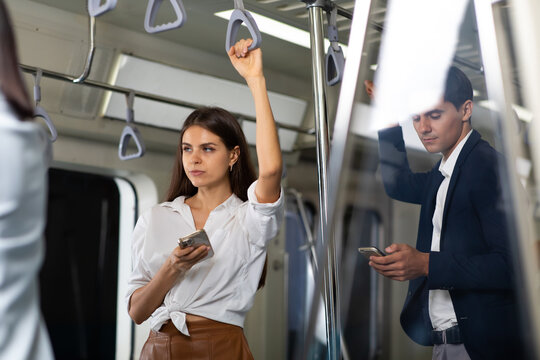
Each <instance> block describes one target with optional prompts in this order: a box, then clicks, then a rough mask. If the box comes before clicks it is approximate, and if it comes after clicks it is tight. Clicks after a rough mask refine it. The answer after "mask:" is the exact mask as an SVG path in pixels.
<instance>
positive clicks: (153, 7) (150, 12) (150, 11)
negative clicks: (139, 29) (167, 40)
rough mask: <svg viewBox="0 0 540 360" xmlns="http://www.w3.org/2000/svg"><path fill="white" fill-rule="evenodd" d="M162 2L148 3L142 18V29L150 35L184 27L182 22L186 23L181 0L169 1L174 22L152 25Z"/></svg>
mask: <svg viewBox="0 0 540 360" xmlns="http://www.w3.org/2000/svg"><path fill="white" fill-rule="evenodd" d="M162 2H163V0H149V1H148V7H147V8H146V15H145V17H144V29H145V30H146V32H148V33H150V34H155V33H159V32H162V31H167V30H172V29H176V28H179V27H181V26H182V25H184V22H185V21H186V10H185V9H184V5H183V4H182V0H169V2H170V3H171V5H172V7H173V9H174V12H175V15H176V20H175V21H173V22H170V23H166V24H161V25H154V23H155V21H156V16H157V13H158V10H159V7H160V6H161V3H162Z"/></svg>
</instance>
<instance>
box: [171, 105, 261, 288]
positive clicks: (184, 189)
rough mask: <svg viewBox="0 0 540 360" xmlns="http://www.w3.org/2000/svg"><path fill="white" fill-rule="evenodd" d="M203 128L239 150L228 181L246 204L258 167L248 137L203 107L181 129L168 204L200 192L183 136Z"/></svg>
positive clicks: (226, 117)
mask: <svg viewBox="0 0 540 360" xmlns="http://www.w3.org/2000/svg"><path fill="white" fill-rule="evenodd" d="M194 125H197V126H200V127H202V128H204V129H206V130H208V131H210V132H212V133H214V134H216V135H217V136H219V137H220V138H221V140H222V141H223V143H224V144H225V146H226V147H227V149H229V150H232V149H234V148H235V146H238V147H239V149H240V156H239V158H238V161H237V162H236V163H235V164H234V166H233V169H232V171H231V172H229V180H230V183H231V190H232V192H233V193H234V194H235V195H236V196H238V197H239V198H240V199H241V200H242V201H247V190H248V188H249V186H250V185H251V184H252V183H253V182H254V181H255V180H256V179H257V177H256V176H255V168H254V167H253V163H252V162H251V159H250V157H249V148H248V145H247V141H246V137H245V136H244V132H243V131H242V128H241V127H240V124H239V123H238V121H237V120H236V118H235V117H234V116H233V115H232V114H231V113H230V112H228V111H227V110H225V109H222V108H218V107H204V108H200V109H197V110H195V111H193V112H192V113H191V114H190V115H189V116H188V117H187V119H186V121H184V125H183V126H182V129H181V130H180V137H179V140H178V148H177V149H176V160H175V162H174V166H173V171H172V178H171V184H170V185H169V190H168V191H167V197H166V201H173V200H174V199H176V198H177V197H178V196H186V197H189V196H193V195H195V194H196V193H197V188H196V187H195V186H193V184H192V183H191V181H189V178H188V177H187V175H186V172H185V171H184V166H183V164H182V138H183V137H184V133H185V132H186V130H187V129H188V128H189V127H191V126H194ZM267 262H268V256H267V258H266V260H265V262H264V268H263V272H262V275H261V278H260V280H259V286H258V289H260V288H262V287H263V286H264V283H265V281H266V269H267Z"/></svg>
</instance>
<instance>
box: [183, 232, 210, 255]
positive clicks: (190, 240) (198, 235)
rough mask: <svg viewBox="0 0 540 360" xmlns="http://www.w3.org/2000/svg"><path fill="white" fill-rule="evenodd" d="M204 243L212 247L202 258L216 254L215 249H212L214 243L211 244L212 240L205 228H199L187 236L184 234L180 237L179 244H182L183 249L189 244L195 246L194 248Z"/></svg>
mask: <svg viewBox="0 0 540 360" xmlns="http://www.w3.org/2000/svg"><path fill="white" fill-rule="evenodd" d="M202 245H206V246H208V247H209V248H210V249H209V250H208V255H207V256H206V257H205V258H204V259H202V260H206V259H208V258H211V257H212V256H214V250H213V249H212V244H210V240H209V239H208V235H206V231H204V229H201V230H197V231H195V232H194V233H191V234H189V235H187V236H184V237H181V238H180V239H178V246H180V247H181V248H182V249H184V248H186V247H188V246H193V247H194V248H198V247H199V246H202ZM202 260H201V261H202Z"/></svg>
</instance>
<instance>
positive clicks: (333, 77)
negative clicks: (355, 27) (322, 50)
mask: <svg viewBox="0 0 540 360" xmlns="http://www.w3.org/2000/svg"><path fill="white" fill-rule="evenodd" d="M327 15H328V40H330V46H329V47H328V51H327V52H326V56H325V63H326V83H327V84H328V85H329V86H334V85H336V84H338V83H339V82H340V81H341V79H342V78H343V69H344V67H345V57H344V56H343V51H342V50H341V46H339V39H338V29H337V7H336V6H333V8H332V10H331V11H329V12H328V13H327Z"/></svg>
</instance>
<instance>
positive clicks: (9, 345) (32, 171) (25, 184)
mask: <svg viewBox="0 0 540 360" xmlns="http://www.w3.org/2000/svg"><path fill="white" fill-rule="evenodd" d="M33 111H34V109H33V105H32V102H31V100H30V97H29V96H28V92H27V91H26V89H25V86H24V83H23V79H22V76H21V73H20V70H19V62H18V58H17V52H16V46H15V39H14V35H13V30H12V27H11V20H10V18H9V15H8V12H7V8H6V6H5V4H4V1H3V0H0V359H1V360H4V359H5V360H30V359H36V360H48V359H53V353H52V349H51V345H50V341H49V335H48V333H47V330H46V327H45V324H44V321H43V318H42V315H41V310H40V301H39V283H38V275H39V270H40V268H41V265H42V262H43V258H44V243H43V230H44V228H45V211H46V201H47V169H48V165H49V162H50V159H51V147H50V142H49V140H48V138H47V135H46V133H45V131H44V130H43V129H42V128H41V127H40V126H39V125H38V124H36V123H34V122H32V121H30V120H31V119H32V116H33Z"/></svg>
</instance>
